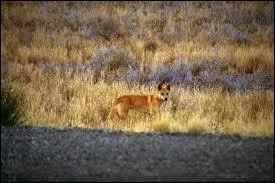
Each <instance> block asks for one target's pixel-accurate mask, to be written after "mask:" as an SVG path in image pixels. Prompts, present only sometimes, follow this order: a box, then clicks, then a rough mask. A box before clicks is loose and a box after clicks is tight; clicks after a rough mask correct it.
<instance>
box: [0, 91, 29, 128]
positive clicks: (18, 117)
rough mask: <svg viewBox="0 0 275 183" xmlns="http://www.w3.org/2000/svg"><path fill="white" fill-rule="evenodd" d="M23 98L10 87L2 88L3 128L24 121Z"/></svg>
mask: <svg viewBox="0 0 275 183" xmlns="http://www.w3.org/2000/svg"><path fill="white" fill-rule="evenodd" d="M23 114H24V112H23V109H22V98H21V97H20V96H19V95H18V94H16V93H14V92H13V91H12V90H11V88H10V87H3V86H1V126H13V125H16V124H19V123H22V122H23V120H22V118H23Z"/></svg>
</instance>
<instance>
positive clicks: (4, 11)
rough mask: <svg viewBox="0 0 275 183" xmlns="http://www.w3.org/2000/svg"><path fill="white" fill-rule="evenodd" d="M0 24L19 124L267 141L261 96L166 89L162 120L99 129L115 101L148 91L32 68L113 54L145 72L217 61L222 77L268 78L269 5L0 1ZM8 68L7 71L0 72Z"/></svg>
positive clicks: (269, 121) (269, 117) (266, 96)
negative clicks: (22, 116)
mask: <svg viewBox="0 0 275 183" xmlns="http://www.w3.org/2000/svg"><path fill="white" fill-rule="evenodd" d="M257 17H262V19H257ZM1 19H2V22H3V23H2V24H1V80H3V81H5V82H6V83H9V84H10V85H12V86H13V88H14V89H15V90H16V91H17V92H19V93H21V94H22V95H23V96H24V100H25V106H24V107H25V109H26V110H25V111H26V123H28V124H32V125H39V126H54V127H85V128H111V129H122V130H129V131H134V132H148V131H159V132H176V131H181V132H188V133H201V132H209V133H215V134H234V133H236V134H241V135H246V136H273V135H274V128H273V127H274V125H273V100H274V97H273V91H270V90H262V91H256V90H255V91H250V90H247V91H244V92H242V93H238V92H234V91H233V92H229V91H224V90H223V89H222V88H219V87H215V88H211V89H209V88H204V89H201V88H200V89H199V88H196V87H194V88H188V86H186V87H177V86H175V87H174V88H173V93H172V98H171V101H169V102H168V103H167V105H166V106H165V108H164V109H163V111H162V112H161V113H159V114H156V115H154V116H148V115H145V114H142V113H137V112H134V111H132V112H130V115H129V118H128V119H127V120H126V121H117V120H115V121H108V120H107V119H106V117H107V115H108V112H109V107H110V105H111V103H112V102H113V100H114V99H115V98H116V97H118V96H119V95H120V94H130V93H132V94H140V93H142V94H143V93H144V94H148V93H151V92H153V91H154V88H147V87H145V86H143V85H142V86H138V85H134V86H132V88H129V87H128V85H126V84H125V83H123V82H121V83H113V84H111V85H109V84H106V83H105V82H103V80H99V82H98V83H94V82H93V80H92V73H89V72H88V73H78V74H72V73H51V72H43V71H41V70H39V69H38V65H39V64H41V63H45V64H49V63H51V64H54V65H62V64H64V63H82V64H87V63H89V62H90V60H91V59H92V58H93V57H94V56H95V53H96V51H97V50H98V49H100V48H102V47H111V46H120V48H121V49H122V50H124V51H127V52H129V53H131V54H132V55H133V58H134V60H135V61H137V62H139V63H147V64H150V65H151V66H152V68H155V67H157V66H159V65H162V64H171V65H172V64H173V63H175V62H176V60H177V58H179V57H183V58H185V60H186V61H188V62H196V63H199V64H203V63H204V62H205V61H209V60H210V61H211V60H214V61H218V62H224V63H227V64H228V66H229V67H230V71H231V72H236V73H241V74H248V73H254V72H265V73H269V74H271V75H273V73H274V62H273V59H274V52H273V49H274V38H273V37H272V35H273V25H274V4H273V2H236V3H233V2H181V3H179V4H176V5H175V4H174V5H173V2H128V3H124V2H77V3H74V2H1ZM259 21H262V22H259ZM8 63H13V66H12V67H11V68H9V69H8V71H6V70H4V69H2V67H5V65H7V64H8ZM105 74H108V73H105Z"/></svg>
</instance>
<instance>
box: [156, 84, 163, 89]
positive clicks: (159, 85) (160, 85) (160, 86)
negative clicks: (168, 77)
mask: <svg viewBox="0 0 275 183" xmlns="http://www.w3.org/2000/svg"><path fill="white" fill-rule="evenodd" d="M162 85H163V83H159V84H158V85H157V88H158V91H159V90H161V89H162Z"/></svg>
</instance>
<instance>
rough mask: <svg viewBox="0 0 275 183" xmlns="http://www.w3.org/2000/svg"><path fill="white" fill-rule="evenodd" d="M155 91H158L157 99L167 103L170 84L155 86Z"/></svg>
mask: <svg viewBox="0 0 275 183" xmlns="http://www.w3.org/2000/svg"><path fill="white" fill-rule="evenodd" d="M157 89H158V97H159V98H160V99H161V100H162V101H167V100H168V97H169V94H170V90H171V85H170V83H159V84H158V86H157Z"/></svg>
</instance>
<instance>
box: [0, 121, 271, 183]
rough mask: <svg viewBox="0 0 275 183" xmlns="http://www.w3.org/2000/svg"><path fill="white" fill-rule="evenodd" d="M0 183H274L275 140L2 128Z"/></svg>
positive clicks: (179, 134) (20, 127)
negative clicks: (211, 182) (140, 182)
mask: <svg viewBox="0 0 275 183" xmlns="http://www.w3.org/2000/svg"><path fill="white" fill-rule="evenodd" d="M1 181H3V182H4V181H273V182H274V138H248V137H240V136H215V135H209V134H203V135H191V134H182V133H175V134H156V133H149V134H143V133H142V134H130V133H124V132H119V131H118V132H111V131H106V130H100V129H79V128H76V129H63V130H62V129H55V128H42V127H30V126H15V127H2V128H1Z"/></svg>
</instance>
